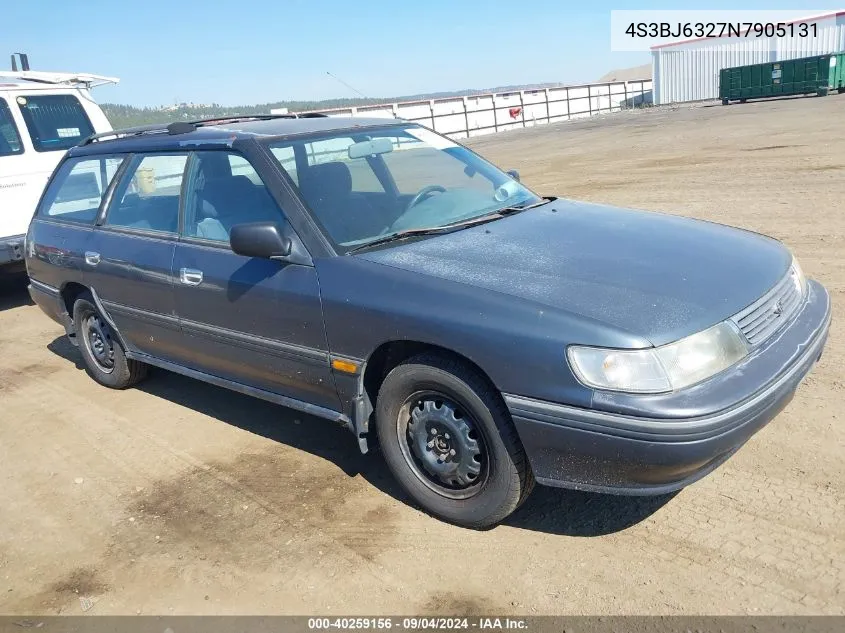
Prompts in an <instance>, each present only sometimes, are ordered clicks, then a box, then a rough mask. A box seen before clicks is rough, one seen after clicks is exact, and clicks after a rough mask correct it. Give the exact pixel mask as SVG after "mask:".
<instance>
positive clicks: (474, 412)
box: [376, 353, 534, 528]
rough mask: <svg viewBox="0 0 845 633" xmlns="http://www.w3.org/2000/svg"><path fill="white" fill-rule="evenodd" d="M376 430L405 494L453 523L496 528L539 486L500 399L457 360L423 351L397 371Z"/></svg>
mask: <svg viewBox="0 0 845 633" xmlns="http://www.w3.org/2000/svg"><path fill="white" fill-rule="evenodd" d="M376 428H377V430H378V434H379V440H380V444H381V447H382V451H383V452H384V456H385V459H386V461H387V464H388V466H389V467H390V470H391V471H392V472H393V475H394V476H395V477H396V479H397V480H398V481H399V483H400V484H401V485H402V487H403V488H404V489H405V491H406V492H407V493H408V494H409V495H410V496H411V497H412V498H413V499H414V500H415V501H417V503H419V504H420V505H421V506H422V507H423V508H424V509H425V510H426V511H428V512H430V513H431V514H434V515H436V516H438V517H440V518H442V519H444V520H446V521H449V522H451V523H456V524H458V525H464V526H467V527H473V528H482V527H487V526H490V525H494V524H496V523H498V522H499V521H501V520H502V519H504V518H505V517H506V516H508V515H509V514H510V513H511V512H513V511H514V510H515V509H516V508H517V507H519V505H520V504H521V503H522V502H523V501H525V499H526V498H527V496H528V494H529V493H530V492H531V489H532V488H533V486H534V477H533V476H532V474H531V470H530V467H529V465H528V460H527V458H526V456H525V451H524V449H523V448H522V444H521V443H520V441H519V437H518V436H517V434H516V429H515V428H514V426H513V423H512V422H511V419H510V415H509V413H508V411H507V408H506V407H505V404H504V402H503V401H502V398H501V396H500V395H499V393H498V392H497V391H496V390H495V389H493V388H492V387H491V386H490V385H489V384H488V383H487V381H486V380H485V379H484V378H482V377H481V376H480V375H479V373H478V372H477V371H475V370H474V369H473V368H471V367H469V366H468V365H467V364H465V363H463V362H461V361H460V360H459V359H455V358H451V357H449V356H446V355H442V354H433V353H432V354H422V355H420V356H416V357H414V358H412V359H410V360H408V361H406V362H404V363H402V364H400V365H398V366H397V367H396V368H394V369H393V370H392V371H391V372H390V373H389V374H388V375H387V377H386V378H385V380H384V383H382V386H381V389H380V390H379V395H378V400H377V402H376Z"/></svg>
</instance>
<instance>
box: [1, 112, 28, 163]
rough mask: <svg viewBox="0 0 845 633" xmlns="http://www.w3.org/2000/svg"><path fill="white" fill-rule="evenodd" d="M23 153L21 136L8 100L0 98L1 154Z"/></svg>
mask: <svg viewBox="0 0 845 633" xmlns="http://www.w3.org/2000/svg"><path fill="white" fill-rule="evenodd" d="M21 153H23V145H22V144H21V137H20V134H18V128H17V126H16V125H15V121H14V119H12V111H11V110H10V109H9V104H8V103H6V100H5V99H3V98H0V156H12V155H14V154H21Z"/></svg>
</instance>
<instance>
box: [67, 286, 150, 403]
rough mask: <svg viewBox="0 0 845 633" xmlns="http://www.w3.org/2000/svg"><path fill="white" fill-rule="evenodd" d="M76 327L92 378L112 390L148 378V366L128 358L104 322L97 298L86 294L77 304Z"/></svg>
mask: <svg viewBox="0 0 845 633" xmlns="http://www.w3.org/2000/svg"><path fill="white" fill-rule="evenodd" d="M73 325H74V329H75V331H76V340H77V342H78V343H79V350H80V351H81V352H82V359H83V360H84V361H85V370H86V372H87V373H88V375H89V376H91V378H93V379H94V380H96V381H97V382H98V383H100V384H101V385H104V386H106V387H110V388H112V389H126V388H127V387H131V386H132V385H134V384H136V383H137V382H138V381H140V380H142V379H143V378H144V377H145V376H146V375H147V365H146V364H144V363H142V362H140V361H137V360H131V359H128V358H126V354H125V353H124V351H123V347H121V345H120V342H119V341H118V338H117V337H116V336H112V332H111V328H110V327H109V325H108V323H106V321H105V319H103V317H102V315H101V314H100V312H99V310H97V307H96V306H95V305H94V299H93V297H92V296H91V295H90V294H89V293H87V292H85V293H83V294H81V295H80V296H79V297H78V298H77V299H76V301H75V302H74V304H73Z"/></svg>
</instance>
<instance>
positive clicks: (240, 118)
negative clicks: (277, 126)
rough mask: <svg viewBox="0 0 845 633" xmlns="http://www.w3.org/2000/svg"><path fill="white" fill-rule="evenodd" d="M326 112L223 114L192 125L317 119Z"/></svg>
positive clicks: (200, 120)
mask: <svg viewBox="0 0 845 633" xmlns="http://www.w3.org/2000/svg"><path fill="white" fill-rule="evenodd" d="M325 116H326V115H325V114H321V113H318V112H303V113H302V114H297V113H296V112H290V113H288V114H245V115H235V116H221V117H214V118H211V119H199V120H197V121H191V122H190V123H191V125H194V126H196V127H203V126H206V125H219V124H220V123H245V122H248V121H272V120H273V119H316V118H322V117H325Z"/></svg>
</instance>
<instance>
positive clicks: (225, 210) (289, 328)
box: [173, 150, 340, 411]
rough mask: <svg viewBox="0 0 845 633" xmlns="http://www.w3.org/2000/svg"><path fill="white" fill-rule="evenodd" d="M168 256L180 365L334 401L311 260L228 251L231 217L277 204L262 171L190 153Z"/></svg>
mask: <svg viewBox="0 0 845 633" xmlns="http://www.w3.org/2000/svg"><path fill="white" fill-rule="evenodd" d="M191 164H192V167H191V170H190V176H189V180H188V183H187V186H186V187H185V201H184V205H183V206H184V217H183V226H182V235H181V240H180V242H179V243H178V244H177V246H176V253H175V256H174V260H173V273H174V277H175V295H176V310H177V312H178V314H179V320H180V325H181V327H182V332H183V334H184V337H185V343H184V345H183V347H184V349H185V352H186V354H187V355H186V357H185V359H184V361H183V364H184V365H187V366H188V367H192V368H194V369H197V370H199V371H203V372H205V373H209V374H212V375H214V376H218V377H221V378H225V379H227V380H231V381H234V382H238V383H241V384H245V385H249V386H252V387H258V388H260V389H264V390H267V391H271V392H274V393H278V394H282V395H285V396H288V397H291V398H295V399H297V400H301V401H305V402H309V403H313V404H317V405H318V406H322V407H325V408H328V409H332V410H335V411H337V410H339V409H340V404H339V401H338V397H337V391H336V389H335V387H334V381H333V379H332V376H331V373H330V371H329V362H328V351H327V350H328V344H327V342H326V336H325V331H324V329H323V320H322V319H323V317H322V309H321V305H320V293H319V285H318V282H317V274H316V271H315V269H314V267H313V266H310V265H300V264H292V263H286V262H281V261H271V260H268V259H258V258H250V257H243V256H241V255H236V254H235V253H233V252H232V250H231V249H230V247H229V231H230V230H231V228H232V226H233V225H235V224H241V223H246V222H259V221H275V222H278V223H280V224H281V225H283V226H285V227H287V229H286V230H292V229H290V228H289V225H287V220H286V218H285V216H284V213H283V212H282V210H281V209H280V207H279V205H278V204H277V202H276V200H275V199H274V198H273V197H272V196H271V194H270V193H269V191H268V189H267V187H266V186H265V183H264V180H263V179H262V178H261V176H260V175H259V173H258V172H257V171H256V169H255V168H254V167H253V165H252V164H251V163H250V162H249V161H247V160H246V159H245V158H244V157H243V156H241V155H240V154H237V153H235V152H231V151H225V150H218V151H204V152H196V153H195V154H194V156H193V158H192V160H191Z"/></svg>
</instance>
